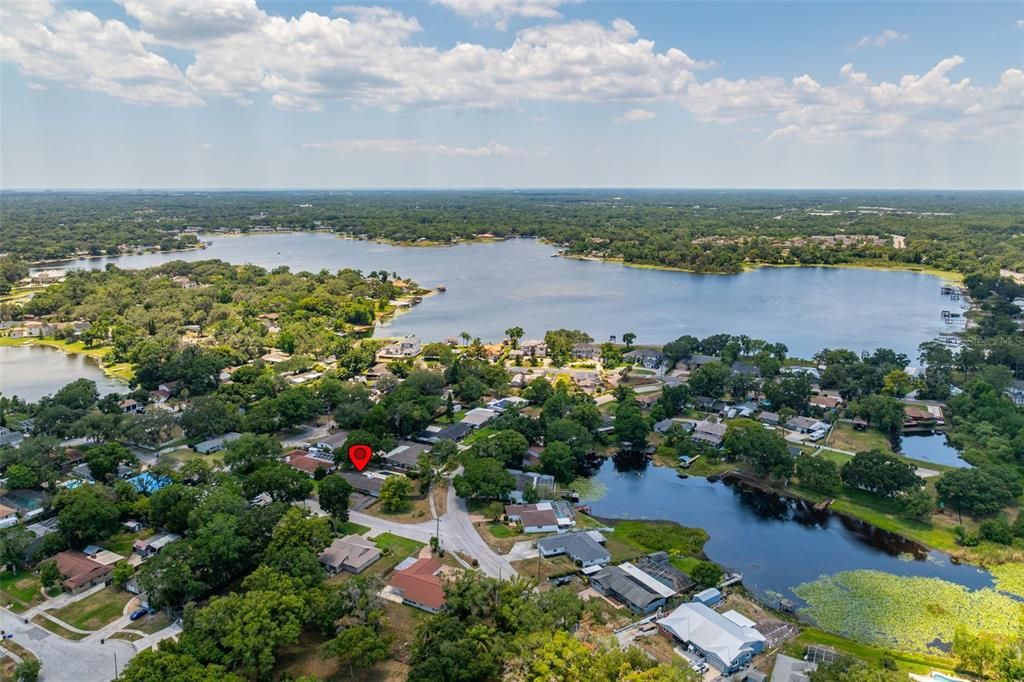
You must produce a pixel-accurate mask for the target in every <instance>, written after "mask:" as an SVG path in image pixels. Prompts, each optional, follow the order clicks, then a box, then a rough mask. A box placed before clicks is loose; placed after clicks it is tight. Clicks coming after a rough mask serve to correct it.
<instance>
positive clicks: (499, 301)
mask: <svg viewBox="0 0 1024 682" xmlns="http://www.w3.org/2000/svg"><path fill="white" fill-rule="evenodd" d="M203 239H204V240H206V241H210V240H212V244H211V245H210V246H209V247H208V248H206V249H204V250H196V251H184V252H180V253H154V254H143V255H137V256H119V257H111V258H95V259H82V260H78V261H74V262H71V263H66V264H60V267H85V268H103V267H105V266H106V264H107V263H115V264H117V265H118V266H119V267H122V268H145V267H150V266H153V265H158V264H160V263H165V262H167V261H170V260H188V261H193V260H202V259H208V258H219V259H222V260H225V261H229V262H232V263H252V264H255V265H259V266H262V267H266V268H273V267H277V266H281V265H287V266H289V267H291V268H292V270H295V271H300V270H309V271H314V272H315V271H318V270H320V269H323V268H327V269H328V270H332V271H333V270H338V269H341V268H349V267H351V268H358V269H361V270H363V271H364V272H369V271H371V270H387V271H389V272H390V271H393V272H397V273H399V274H400V275H402V276H405V277H412V278H413V279H415V280H416V281H417V282H419V283H420V284H421V285H423V286H425V287H428V288H434V287H436V286H438V285H444V286H445V287H447V289H448V291H447V292H446V293H443V294H437V295H434V296H429V297H427V298H426V299H424V301H423V303H422V304H420V305H419V306H417V307H416V308H414V309H413V310H412V311H410V312H407V313H403V314H400V315H398V316H397V317H395V318H394V319H392V320H390V321H389V322H387V323H385V324H383V325H379V326H378V328H377V329H376V332H375V334H376V335H377V336H401V335H405V334H416V335H418V336H420V337H422V338H424V339H427V340H441V339H444V338H446V337H454V336H457V335H458V334H459V333H460V332H462V331H468V332H469V333H471V334H473V335H474V336H479V337H481V338H482V339H484V340H487V341H495V340H499V339H501V338H503V336H504V331H505V329H508V328H509V327H512V326H521V327H523V329H524V330H526V336H527V338H532V337H540V336H542V335H543V334H544V332H545V331H547V330H549V329H556V328H559V327H567V328H575V329H580V330H583V331H586V332H587V333H589V334H591V335H592V336H593V337H594V338H595V339H596V340H598V341H604V340H605V339H607V338H608V337H609V336H610V335H616V336H617V337H619V338H620V339H621V337H622V334H624V333H625V332H629V331H631V332H633V333H635V334H636V335H637V339H636V342H637V343H638V344H655V345H660V344H663V343H665V342H667V341H671V340H673V339H675V338H677V337H679V336H681V335H683V334H693V335H694V336H697V337H704V336H708V335H710V334H716V333H719V332H727V333H731V334H747V335H749V336H752V337H755V338H762V339H766V340H768V341H781V342H782V343H785V344H786V345H787V346H789V350H790V354H791V355H793V356H795V357H810V356H811V355H812V354H814V353H815V352H817V351H818V350H820V349H822V348H825V347H829V348H849V349H851V350H854V351H858V352H859V351H863V350H873V349H875V348H876V347H878V346H880V345H881V346H886V347H889V348H892V349H894V350H896V351H899V352H902V353H906V354H907V355H908V356H909V357H911V358H916V357H917V346H918V344H920V343H921V342H922V341H926V340H930V339H932V338H934V337H935V336H936V335H938V334H939V333H943V332H946V331H948V328H947V327H946V326H945V325H944V324H943V323H942V318H941V312H942V310H943V309H947V308H949V307H950V304H949V302H948V300H945V299H944V298H943V297H942V296H941V295H940V294H939V286H940V281H941V280H940V279H939V278H938V277H935V276H933V275H925V274H921V273H915V272H905V271H895V270H893V271H884V270H867V269H856V268H762V269H759V270H754V271H750V272H744V273H741V274H738V275H697V274H692V273H684V272H671V271H666V270H654V269H646V268H635V267H628V266H624V265H622V264H620V263H601V262H596V261H582V260H573V259H568V258H557V257H552V256H554V255H555V254H556V253H557V249H555V248H554V247H552V246H550V245H547V244H543V243H541V242H539V241H537V240H534V239H512V240H508V241H502V242H491V243H473V244H459V245H456V246H449V247H401V246H393V245H389V244H380V243H377V242H371V241H360V240H351V239H341V238H339V237H337V236H335V235H332V234H325V233H285V234H258V235H244V236H220V235H212V236H211V235H206V236H204V237H203ZM50 267H52V266H50Z"/></svg>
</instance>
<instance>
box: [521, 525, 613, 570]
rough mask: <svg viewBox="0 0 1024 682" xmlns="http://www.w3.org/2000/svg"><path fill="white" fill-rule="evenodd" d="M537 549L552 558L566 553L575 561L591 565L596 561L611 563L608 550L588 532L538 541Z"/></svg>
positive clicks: (567, 534) (577, 532)
mask: <svg viewBox="0 0 1024 682" xmlns="http://www.w3.org/2000/svg"><path fill="white" fill-rule="evenodd" d="M537 549H539V550H541V552H542V553H544V554H546V555H548V556H550V555H551V554H552V553H559V554H561V553H565V554H568V555H569V558H570V559H572V560H573V561H581V562H583V563H590V562H594V561H602V560H603V561H610V560H611V556H610V555H609V554H608V550H607V549H605V548H604V547H602V546H601V545H600V543H598V542H597V541H596V540H595V539H594V538H593V537H592V536H591V535H590V534H589V533H588V532H586V531H576V532H574V533H564V534H562V535H552V536H551V537H549V538H542V539H540V540H538V541H537Z"/></svg>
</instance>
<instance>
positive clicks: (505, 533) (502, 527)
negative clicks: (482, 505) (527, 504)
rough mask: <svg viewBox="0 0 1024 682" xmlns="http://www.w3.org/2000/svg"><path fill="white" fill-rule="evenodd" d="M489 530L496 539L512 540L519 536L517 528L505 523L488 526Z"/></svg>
mask: <svg viewBox="0 0 1024 682" xmlns="http://www.w3.org/2000/svg"><path fill="white" fill-rule="evenodd" d="M487 530H489V531H490V532H491V535H493V536H494V537H496V538H511V537H515V536H517V535H519V533H517V532H516V529H515V528H512V527H510V526H508V525H506V524H504V523H489V524H487Z"/></svg>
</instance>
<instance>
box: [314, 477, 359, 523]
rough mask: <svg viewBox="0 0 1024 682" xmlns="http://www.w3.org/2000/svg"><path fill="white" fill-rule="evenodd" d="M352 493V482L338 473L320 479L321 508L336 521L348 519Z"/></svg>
mask: <svg viewBox="0 0 1024 682" xmlns="http://www.w3.org/2000/svg"><path fill="white" fill-rule="evenodd" d="M351 495H352V486H351V484H349V482H348V481H346V480H345V479H344V478H342V477H341V476H338V475H337V474H331V475H330V476H327V477H326V478H324V479H323V480H322V481H320V485H319V496H320V508H321V509H323V510H324V511H325V512H327V513H328V514H330V515H331V517H332V518H333V519H335V520H336V521H348V503H349V497H351Z"/></svg>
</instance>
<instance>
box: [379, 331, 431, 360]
mask: <svg viewBox="0 0 1024 682" xmlns="http://www.w3.org/2000/svg"><path fill="white" fill-rule="evenodd" d="M421 350H422V348H421V346H420V340H419V337H417V336H413V335H412V334H410V335H409V336H406V337H403V338H401V339H399V340H398V341H396V342H394V343H389V344H388V345H386V346H384V347H383V348H381V349H380V352H379V353H377V357H378V358H414V357H416V356H417V355H419V354H420V351H421Z"/></svg>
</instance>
